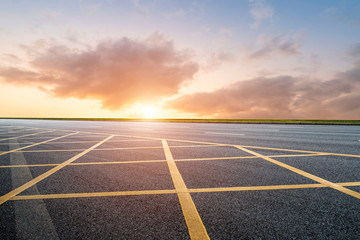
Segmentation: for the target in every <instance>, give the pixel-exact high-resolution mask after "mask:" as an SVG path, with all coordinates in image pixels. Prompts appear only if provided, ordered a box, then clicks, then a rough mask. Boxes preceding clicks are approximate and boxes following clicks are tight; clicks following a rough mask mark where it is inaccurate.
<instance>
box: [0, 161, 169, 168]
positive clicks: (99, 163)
mask: <svg viewBox="0 0 360 240" xmlns="http://www.w3.org/2000/svg"><path fill="white" fill-rule="evenodd" d="M157 162H166V160H138V161H121V162H120V161H119V162H118V161H117V162H81V163H70V164H69V165H68V166H85V165H113V164H133V163H135V164H136V163H157ZM58 165H60V164H59V163H46V164H28V165H5V166H0V169H1V168H21V167H53V166H58Z"/></svg>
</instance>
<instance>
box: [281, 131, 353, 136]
mask: <svg viewBox="0 0 360 240" xmlns="http://www.w3.org/2000/svg"><path fill="white" fill-rule="evenodd" d="M281 133H299V134H310V135H318V134H320V135H345V136H349V135H351V136H360V133H324V132H281Z"/></svg>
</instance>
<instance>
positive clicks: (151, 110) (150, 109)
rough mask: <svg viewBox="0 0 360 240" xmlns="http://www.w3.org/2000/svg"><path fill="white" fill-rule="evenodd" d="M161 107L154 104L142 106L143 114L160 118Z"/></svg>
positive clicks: (145, 116)
mask: <svg viewBox="0 0 360 240" xmlns="http://www.w3.org/2000/svg"><path fill="white" fill-rule="evenodd" d="M158 113H159V109H158V108H157V107H155V106H152V105H143V106H141V114H142V117H143V118H158V117H159V116H158Z"/></svg>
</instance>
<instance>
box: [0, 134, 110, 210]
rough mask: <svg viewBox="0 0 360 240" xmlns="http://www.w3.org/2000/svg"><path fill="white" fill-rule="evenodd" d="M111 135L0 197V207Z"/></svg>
mask: <svg viewBox="0 0 360 240" xmlns="http://www.w3.org/2000/svg"><path fill="white" fill-rule="evenodd" d="M112 137H113V135H111V136H109V137H107V138H106V139H104V140H102V141H100V142H99V143H97V144H95V145H94V146H92V147H90V148H88V149H87V150H85V151H83V152H81V153H79V154H77V155H75V156H74V157H72V158H70V159H69V160H67V161H65V162H63V163H61V164H59V165H58V166H56V167H54V168H52V169H50V170H49V171H47V172H45V173H43V174H41V175H40V176H38V177H36V178H34V179H33V180H31V181H29V182H27V183H25V184H24V185H22V186H20V187H18V188H16V189H14V190H12V191H11V192H9V193H7V194H5V195H3V196H1V197H0V205H2V204H3V203H4V202H6V201H8V200H9V199H10V198H12V197H14V196H16V195H18V194H19V193H21V192H23V191H24V190H26V189H28V188H29V187H31V186H33V185H35V184H37V183H38V182H40V181H42V180H43V179H45V178H47V177H48V176H50V175H51V174H53V173H55V172H57V171H59V170H60V169H62V168H64V167H66V166H67V165H69V164H70V163H72V162H73V161H75V160H76V159H78V158H80V157H82V156H84V155H85V154H86V153H88V152H90V151H91V150H93V149H94V148H96V147H98V146H100V145H101V144H103V143H104V142H106V141H107V140H109V139H110V138H112Z"/></svg>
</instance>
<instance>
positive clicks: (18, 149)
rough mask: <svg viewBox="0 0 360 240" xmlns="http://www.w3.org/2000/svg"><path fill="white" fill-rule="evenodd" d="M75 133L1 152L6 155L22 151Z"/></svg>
mask: <svg viewBox="0 0 360 240" xmlns="http://www.w3.org/2000/svg"><path fill="white" fill-rule="evenodd" d="M74 134H76V132H75V133H69V134H66V135H64V136H61V137H56V138H53V139H49V140H46V141H43V142H39V143H34V144H31V145H29V146H25V147H21V148H16V149H13V150H10V151H7V152H3V153H0V156H1V155H4V154H7V153H12V152H21V150H23V149H26V148H30V147H34V146H37V145H40V144H43V143H47V142H50V141H54V140H57V139H61V138H65V137H68V136H71V135H74Z"/></svg>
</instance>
